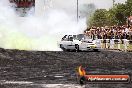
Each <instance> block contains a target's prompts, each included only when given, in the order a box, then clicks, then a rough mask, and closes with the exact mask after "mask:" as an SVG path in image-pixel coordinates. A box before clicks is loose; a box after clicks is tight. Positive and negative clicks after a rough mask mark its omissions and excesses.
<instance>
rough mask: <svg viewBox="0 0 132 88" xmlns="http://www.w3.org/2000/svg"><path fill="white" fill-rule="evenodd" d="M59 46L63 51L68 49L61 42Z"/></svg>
mask: <svg viewBox="0 0 132 88" xmlns="http://www.w3.org/2000/svg"><path fill="white" fill-rule="evenodd" d="M60 48H61V49H62V50H63V51H69V49H65V48H64V46H63V45H62V44H60Z"/></svg>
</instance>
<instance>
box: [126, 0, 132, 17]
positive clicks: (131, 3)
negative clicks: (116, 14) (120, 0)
mask: <svg viewBox="0 0 132 88" xmlns="http://www.w3.org/2000/svg"><path fill="white" fill-rule="evenodd" d="M125 5H126V15H127V16H131V15H132V0H127V1H126V4H125Z"/></svg>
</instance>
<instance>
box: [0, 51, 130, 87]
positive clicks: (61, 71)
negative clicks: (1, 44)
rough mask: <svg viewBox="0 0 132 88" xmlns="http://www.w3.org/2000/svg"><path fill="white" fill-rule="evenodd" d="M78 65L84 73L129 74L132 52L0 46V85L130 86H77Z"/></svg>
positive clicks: (128, 84) (94, 85) (101, 85)
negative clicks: (39, 49) (82, 68)
mask: <svg viewBox="0 0 132 88" xmlns="http://www.w3.org/2000/svg"><path fill="white" fill-rule="evenodd" d="M80 65H82V66H83V67H85V69H86V71H87V74H130V75H132V53H130V52H117V51H106V50H102V51H100V52H92V51H89V52H62V51H56V52H55V51H54V52H51V51H43V52H42V51H19V50H5V49H0V88H132V83H131V82H130V83H127V84H122V83H118V84H116V83H114V84H105V83H102V84H89V83H87V84H86V85H85V86H80V85H79V84H78V83H77V81H76V71H77V67H78V66H80ZM131 78H132V76H131Z"/></svg>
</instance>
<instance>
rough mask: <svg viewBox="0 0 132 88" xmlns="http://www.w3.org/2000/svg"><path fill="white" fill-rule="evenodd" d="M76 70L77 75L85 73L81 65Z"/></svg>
mask: <svg viewBox="0 0 132 88" xmlns="http://www.w3.org/2000/svg"><path fill="white" fill-rule="evenodd" d="M78 72H79V75H80V76H84V75H86V71H85V70H84V69H83V68H82V66H79V68H78Z"/></svg>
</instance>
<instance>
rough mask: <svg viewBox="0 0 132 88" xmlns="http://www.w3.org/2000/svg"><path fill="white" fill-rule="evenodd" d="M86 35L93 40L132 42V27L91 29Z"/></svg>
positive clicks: (86, 31) (87, 30)
mask: <svg viewBox="0 0 132 88" xmlns="http://www.w3.org/2000/svg"><path fill="white" fill-rule="evenodd" d="M85 34H86V35H87V36H89V37H90V38H92V39H96V38H97V39H128V40H132V26H131V27H128V26H127V25H123V26H110V27H109V26H105V27H91V28H87V29H86V30H85Z"/></svg>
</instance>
